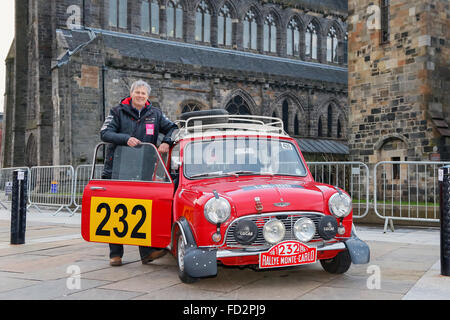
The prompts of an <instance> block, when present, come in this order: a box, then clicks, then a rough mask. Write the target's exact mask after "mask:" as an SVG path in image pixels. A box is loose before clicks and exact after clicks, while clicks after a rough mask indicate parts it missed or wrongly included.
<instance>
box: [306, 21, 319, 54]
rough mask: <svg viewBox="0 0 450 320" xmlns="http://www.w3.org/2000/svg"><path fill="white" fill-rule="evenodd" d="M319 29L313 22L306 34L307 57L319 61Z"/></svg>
mask: <svg viewBox="0 0 450 320" xmlns="http://www.w3.org/2000/svg"><path fill="white" fill-rule="evenodd" d="M317 43H318V39H317V27H316V26H315V25H314V24H313V23H312V22H311V23H310V24H308V27H307V28H306V32H305V55H306V56H307V57H309V58H311V59H317Z"/></svg>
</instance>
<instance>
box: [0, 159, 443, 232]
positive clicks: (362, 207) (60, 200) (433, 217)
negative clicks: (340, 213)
mask: <svg viewBox="0 0 450 320" xmlns="http://www.w3.org/2000/svg"><path fill="white" fill-rule="evenodd" d="M449 163H450V162H431V161H430V162H426V161H401V162H400V161H382V162H378V163H377V164H375V165H374V167H373V169H372V170H373V172H372V174H370V171H371V170H369V167H368V166H367V165H366V164H364V163H362V162H347V161H345V162H309V163H308V167H309V169H310V172H311V174H312V175H313V176H314V179H315V181H317V182H321V183H326V184H330V185H333V186H337V187H340V188H342V189H344V190H345V191H347V192H348V193H349V194H350V196H351V197H352V199H353V216H354V218H356V219H360V218H364V217H365V216H366V215H367V214H368V212H369V209H370V208H372V207H373V210H374V212H375V214H376V216H377V217H378V218H381V219H383V220H384V230H385V231H386V230H387V227H388V225H389V226H390V228H391V230H392V231H394V227H393V221H394V220H404V221H418V222H432V223H435V222H439V187H438V169H439V168H440V167H442V166H444V165H446V164H449ZM95 167H96V171H95V173H94V175H95V177H100V174H101V171H102V167H103V165H96V166H95ZM16 169H25V170H28V182H29V183H28V201H29V207H35V208H37V209H38V210H39V211H40V207H56V208H57V210H56V212H55V213H54V214H55V215H56V214H57V213H58V212H60V211H61V210H63V209H66V210H68V211H69V212H70V213H71V214H72V215H73V214H74V213H75V212H76V211H77V210H78V209H79V208H80V207H81V205H82V196H83V190H84V188H85V186H86V185H87V184H88V182H89V180H90V177H91V174H92V165H80V166H78V167H77V168H76V169H74V168H73V167H72V166H40V167H32V168H27V167H15V168H3V169H0V196H1V198H0V206H2V207H3V208H6V205H5V204H7V203H8V202H9V201H10V200H11V199H10V189H9V188H10V187H11V185H12V173H13V171H14V170H16ZM370 178H372V179H373V183H370V181H369V180H370Z"/></svg>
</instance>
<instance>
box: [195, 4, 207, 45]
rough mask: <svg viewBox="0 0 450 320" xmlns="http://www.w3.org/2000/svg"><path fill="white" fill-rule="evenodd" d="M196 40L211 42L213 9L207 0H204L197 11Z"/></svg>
mask: <svg viewBox="0 0 450 320" xmlns="http://www.w3.org/2000/svg"><path fill="white" fill-rule="evenodd" d="M195 40H196V41H200V42H211V10H210V8H209V6H208V4H207V3H206V1H205V0H202V1H201V2H200V3H199V4H198V6H197V10H196V12H195Z"/></svg>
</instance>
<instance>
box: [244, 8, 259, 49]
mask: <svg viewBox="0 0 450 320" xmlns="http://www.w3.org/2000/svg"><path fill="white" fill-rule="evenodd" d="M243 41H244V43H243V46H244V48H245V49H253V50H257V49H258V24H257V23H256V15H255V13H254V12H253V11H252V10H249V11H248V12H247V14H246V15H245V18H244V34H243Z"/></svg>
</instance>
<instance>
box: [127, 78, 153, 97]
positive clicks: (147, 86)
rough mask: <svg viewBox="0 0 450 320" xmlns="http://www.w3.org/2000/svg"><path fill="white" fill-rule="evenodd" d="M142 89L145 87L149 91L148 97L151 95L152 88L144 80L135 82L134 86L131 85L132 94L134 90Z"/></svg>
mask: <svg viewBox="0 0 450 320" xmlns="http://www.w3.org/2000/svg"><path fill="white" fill-rule="evenodd" d="M140 87H145V89H147V93H148V95H150V92H152V88H151V87H150V85H149V84H148V83H147V82H145V81H144V80H137V81H135V82H133V84H132V85H131V89H130V92H133V91H134V89H136V88H140Z"/></svg>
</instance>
